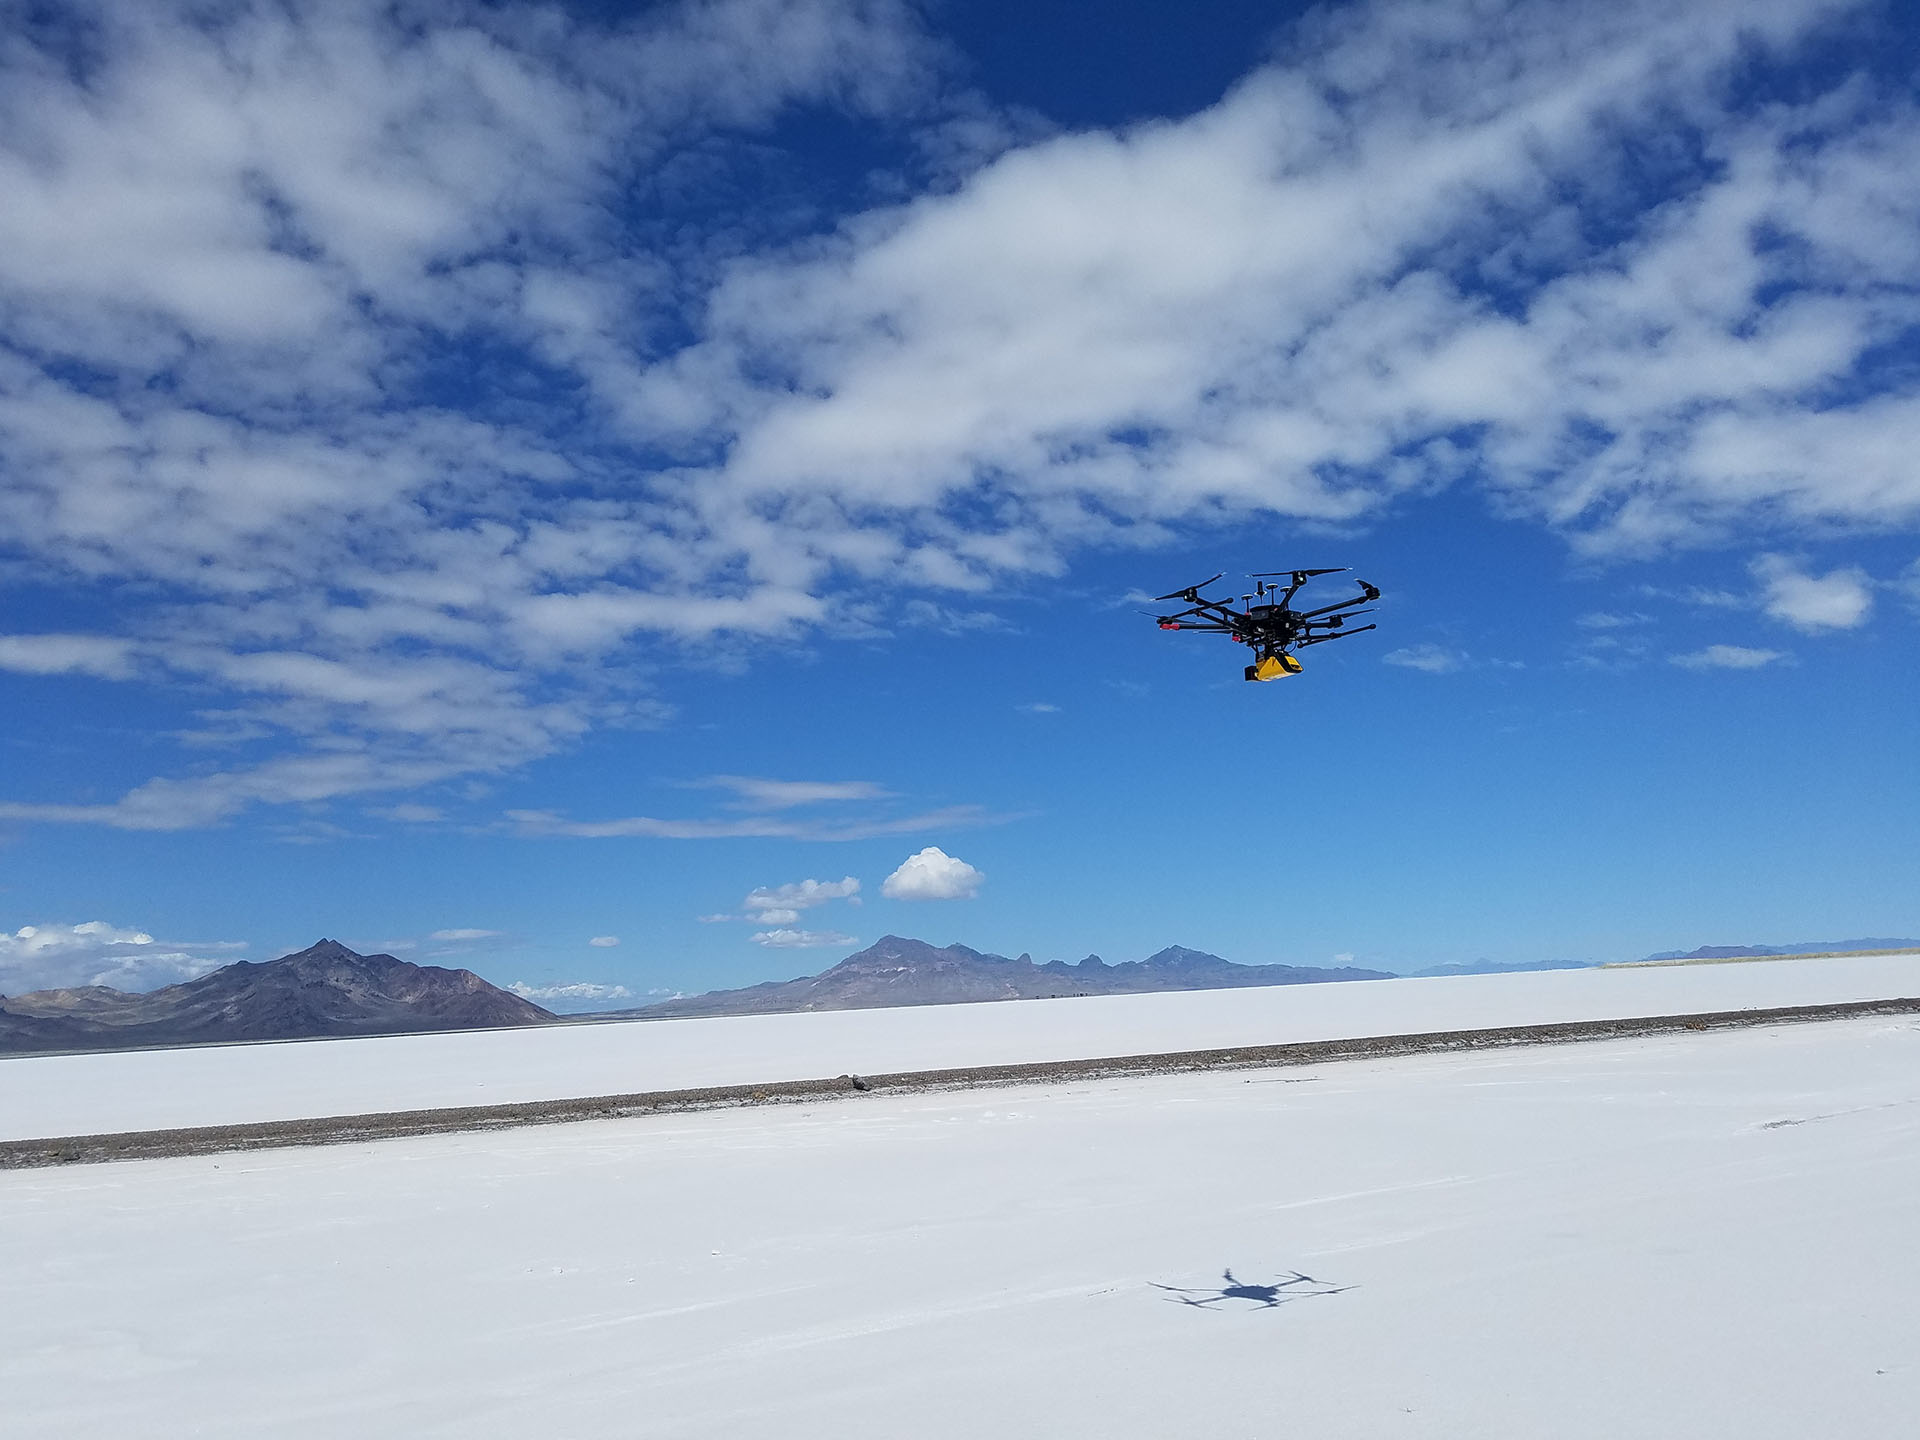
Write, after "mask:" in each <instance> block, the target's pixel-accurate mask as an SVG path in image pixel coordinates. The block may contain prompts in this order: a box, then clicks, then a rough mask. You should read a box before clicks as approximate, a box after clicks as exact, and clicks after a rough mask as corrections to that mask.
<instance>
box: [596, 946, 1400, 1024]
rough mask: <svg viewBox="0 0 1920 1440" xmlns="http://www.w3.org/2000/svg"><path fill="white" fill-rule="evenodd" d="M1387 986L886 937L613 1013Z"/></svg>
mask: <svg viewBox="0 0 1920 1440" xmlns="http://www.w3.org/2000/svg"><path fill="white" fill-rule="evenodd" d="M1391 978H1392V977H1391V976H1389V975H1388V974H1387V973H1386V972H1385V971H1382V970H1360V969H1355V968H1353V967H1351V966H1347V967H1342V968H1338V969H1321V968H1319V967H1316V966H1311V965H1236V964H1234V963H1233V962H1232V961H1231V960H1222V959H1221V958H1220V957H1219V956H1218V955H1208V954H1206V953H1204V952H1202V951H1199V950H1188V949H1186V948H1184V947H1183V946H1179V945H1170V946H1168V947H1167V948H1166V949H1165V950H1162V951H1160V952H1159V953H1158V954H1155V955H1150V956H1148V957H1147V958H1146V959H1145V960H1129V961H1125V962H1123V963H1121V964H1118V965H1109V964H1107V963H1106V962H1105V961H1104V960H1102V959H1101V958H1100V957H1099V956H1098V955H1089V956H1087V958H1086V959H1084V960H1082V961H1080V962H1079V963H1078V964H1074V965H1069V964H1068V963H1067V962H1066V961H1064V960H1049V961H1048V962H1047V963H1046V964H1044V965H1036V964H1034V963H1033V957H1032V956H1030V955H1020V956H1017V957H1015V958H1014V959H1011V960H1009V959H1008V958H1007V957H1006V956H1004V955H988V954H983V953H982V952H981V951H978V950H970V949H968V948H967V947H966V946H965V945H947V946H944V947H935V946H933V945H929V944H928V943H927V942H926V941H924V940H910V939H907V938H905V937H904V936H900V935H885V936H882V937H881V938H880V939H879V940H877V941H875V942H874V943H873V944H872V945H869V946H868V947H867V948H866V949H865V950H862V951H860V952H859V953H857V954H854V955H849V956H848V957H847V958H846V959H844V960H842V961H841V962H840V963H839V964H838V965H835V966H833V967H832V968H831V969H828V970H823V971H822V972H821V973H820V974H818V975H802V976H800V977H799V978H797V979H794V980H774V981H768V982H767V983H766V984H763V985H750V986H747V987H746V988H745V989H741V990H714V991H709V992H708V993H707V994H705V995H692V996H685V997H682V998H678V999H674V1000H663V1001H661V1002H659V1003H658V1004H654V1005H646V1006H642V1007H641V1008H639V1009H637V1010H626V1011H618V1012H615V1013H616V1014H621V1015H629V1016H642V1017H646V1018H648V1019H665V1018H669V1017H673V1016H683V1015H765V1014H772V1013H775V1012H779V1011H790V1010H865V1009H873V1008H875V1007H878V1006H886V1005H954V1004H961V1003H965V1002H967V1001H975V1000H1036V999H1047V998H1052V997H1056V996H1067V995H1139V994H1146V993H1149V992H1152V991H1161V990H1229V989H1237V988H1240V987H1243V986H1255V985H1304V984H1313V983H1317V982H1320V981H1326V980H1387V979H1391ZM596 1018H604V1016H601V1017H596Z"/></svg>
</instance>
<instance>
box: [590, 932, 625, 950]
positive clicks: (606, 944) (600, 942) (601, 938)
mask: <svg viewBox="0 0 1920 1440" xmlns="http://www.w3.org/2000/svg"><path fill="white" fill-rule="evenodd" d="M619 943H620V937H619V936H618V935H595V936H594V937H593V938H592V939H591V940H589V941H587V944H589V945H591V946H593V947H594V948H595V949H598V950H611V949H612V948H613V947H614V946H616V945H618V944H619Z"/></svg>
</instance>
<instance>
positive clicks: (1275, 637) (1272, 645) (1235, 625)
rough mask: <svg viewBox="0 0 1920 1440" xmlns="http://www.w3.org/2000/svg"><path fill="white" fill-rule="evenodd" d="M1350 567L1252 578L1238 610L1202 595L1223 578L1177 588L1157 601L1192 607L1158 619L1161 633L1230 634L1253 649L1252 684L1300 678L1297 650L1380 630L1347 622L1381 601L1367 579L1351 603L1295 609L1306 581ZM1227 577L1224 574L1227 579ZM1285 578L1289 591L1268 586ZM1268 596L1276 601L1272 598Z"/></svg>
mask: <svg viewBox="0 0 1920 1440" xmlns="http://www.w3.org/2000/svg"><path fill="white" fill-rule="evenodd" d="M1347 568H1348V567H1347V566H1344V565H1342V566H1339V567H1338V568H1336V569H1332V570H1274V571H1270V572H1268V573H1266V574H1262V575H1249V576H1248V577H1247V578H1248V579H1249V580H1252V581H1253V582H1254V587H1253V594H1251V595H1243V596H1241V598H1240V603H1241V605H1242V607H1243V608H1242V609H1239V610H1235V609H1234V608H1233V607H1232V606H1231V605H1229V604H1228V603H1227V601H1225V600H1209V599H1207V598H1206V597H1205V596H1203V595H1202V594H1201V593H1200V592H1201V591H1202V590H1204V589H1206V587H1207V586H1209V585H1211V584H1213V581H1214V580H1218V579H1220V575H1215V576H1214V577H1213V580H1202V581H1201V582H1200V583H1199V584H1198V585H1189V586H1187V588H1186V589H1184V590H1175V591H1174V592H1173V593H1172V594H1171V595H1156V596H1154V597H1153V598H1154V599H1156V600H1184V601H1186V602H1187V604H1188V605H1190V606H1191V607H1193V608H1191V609H1189V610H1181V611H1178V612H1176V613H1174V614H1172V615H1159V616H1155V617H1154V618H1155V619H1157V620H1158V621H1159V622H1160V628H1161V629H1162V630H1200V631H1204V632H1206V633H1207V634H1210V635H1231V636H1232V637H1233V638H1234V641H1235V643H1236V644H1240V645H1251V646H1252V647H1253V654H1254V661H1253V664H1251V665H1249V666H1247V670H1246V675H1247V679H1249V680H1278V679H1279V678H1280V677H1281V676H1282V675H1298V674H1299V673H1300V671H1301V668H1302V667H1301V664H1300V659H1299V657H1298V656H1296V655H1295V654H1294V653H1293V652H1294V651H1296V650H1304V649H1305V648H1306V647H1307V646H1309V645H1319V644H1323V643H1324V642H1326V641H1328V640H1344V639H1345V638H1346V637H1347V636H1349V635H1358V634H1360V633H1361V632H1362V631H1363V630H1372V629H1374V628H1375V627H1374V626H1372V625H1355V626H1352V627H1348V625H1347V621H1349V620H1351V619H1352V618H1353V617H1354V616H1355V615H1368V614H1371V613H1372V612H1371V611H1369V610H1366V609H1362V608H1360V607H1362V606H1366V605H1370V604H1372V603H1373V602H1374V601H1375V600H1378V599H1379V598H1380V591H1379V589H1378V588H1377V587H1375V586H1372V585H1369V584H1368V583H1367V582H1366V581H1364V580H1362V581H1360V582H1359V585H1360V593H1359V594H1358V595H1356V596H1354V597H1353V599H1351V600H1341V601H1338V602H1337V603H1335V604H1332V605H1322V606H1321V607H1320V608H1319V609H1318V610H1296V609H1294V608H1293V597H1294V596H1295V595H1297V594H1299V593H1300V587H1301V586H1303V585H1305V584H1306V583H1307V581H1309V580H1311V579H1313V577H1314V576H1316V575H1342V574H1345V573H1346V571H1347ZM1225 573H1226V572H1225V571H1222V572H1221V574H1222V575H1224V574H1225ZM1281 579H1284V580H1286V581H1287V582H1288V583H1287V584H1286V585H1285V586H1284V587H1283V586H1281V585H1278V584H1275V585H1269V584H1267V581H1269V580H1276V581H1277V580H1281ZM1268 596H1272V597H1274V598H1272V599H1268V598H1267V597H1268ZM1229 598H1231V597H1229ZM1256 600H1260V601H1263V602H1264V603H1262V604H1259V605H1256V604H1254V603H1253V602H1254V601H1256Z"/></svg>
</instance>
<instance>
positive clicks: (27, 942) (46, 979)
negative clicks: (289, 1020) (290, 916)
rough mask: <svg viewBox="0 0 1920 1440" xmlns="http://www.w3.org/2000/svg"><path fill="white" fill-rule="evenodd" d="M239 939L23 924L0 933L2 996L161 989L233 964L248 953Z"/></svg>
mask: <svg viewBox="0 0 1920 1440" xmlns="http://www.w3.org/2000/svg"><path fill="white" fill-rule="evenodd" d="M246 948H247V947H246V943H245V942H244V941H239V940H220V941H214V942H211V943H200V944H191V943H189V944H182V943H178V942H169V941H165V940H156V939H155V938H154V937H153V936H152V935H150V934H148V933H147V932H146V931H144V930H135V929H128V928H124V927H122V926H118V925H109V924H107V923H106V922H105V921H104V920H89V921H87V922H86V923H85V924H81V925H23V926H22V927H21V928H20V929H18V930H16V931H15V932H14V933H13V934H11V935H7V934H0V994H5V995H24V994H26V993H27V992H29V991H32V990H60V989H65V988H67V987H68V986H73V985H107V986H111V987H112V988H113V989H115V990H128V991H134V992H139V991H145V990H156V989H158V988H160V987H161V986H163V985H174V984H178V983H179V982H180V981H182V980H192V979H196V978H197V977H199V976H201V975H205V974H206V973H207V972H208V971H210V970H217V969H219V968H220V967H221V966H222V965H227V964H231V963H232V962H233V961H234V960H235V959H237V958H238V956H237V954H236V953H235V952H237V951H241V950H244V949H246Z"/></svg>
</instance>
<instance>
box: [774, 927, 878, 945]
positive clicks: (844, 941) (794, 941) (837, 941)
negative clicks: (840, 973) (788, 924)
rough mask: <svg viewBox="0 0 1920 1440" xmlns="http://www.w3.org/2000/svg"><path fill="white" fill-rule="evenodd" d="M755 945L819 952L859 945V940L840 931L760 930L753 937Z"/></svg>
mask: <svg viewBox="0 0 1920 1440" xmlns="http://www.w3.org/2000/svg"><path fill="white" fill-rule="evenodd" d="M752 940H753V943H754V944H756V945H765V946H766V947H767V948H768V949H770V950H819V949H824V948H825V947H827V946H829V945H857V944H859V943H860V942H859V938H858V937H857V936H854V935H843V934H841V933H840V932H839V931H838V930H788V929H784V928H783V929H778V930H759V931H755V932H754V934H753V936H752Z"/></svg>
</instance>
